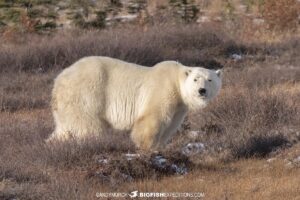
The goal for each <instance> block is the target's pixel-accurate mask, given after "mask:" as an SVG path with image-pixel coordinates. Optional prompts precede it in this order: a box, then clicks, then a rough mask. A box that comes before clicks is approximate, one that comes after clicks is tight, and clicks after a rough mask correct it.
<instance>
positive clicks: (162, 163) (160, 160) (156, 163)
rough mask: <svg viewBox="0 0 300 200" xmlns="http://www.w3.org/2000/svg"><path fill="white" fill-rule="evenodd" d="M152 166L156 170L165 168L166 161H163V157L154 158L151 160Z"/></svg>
mask: <svg viewBox="0 0 300 200" xmlns="http://www.w3.org/2000/svg"><path fill="white" fill-rule="evenodd" d="M153 164H154V166H155V167H158V168H165V167H166V165H167V159H165V158H164V157H163V156H160V155H158V156H155V157H154V159H153Z"/></svg>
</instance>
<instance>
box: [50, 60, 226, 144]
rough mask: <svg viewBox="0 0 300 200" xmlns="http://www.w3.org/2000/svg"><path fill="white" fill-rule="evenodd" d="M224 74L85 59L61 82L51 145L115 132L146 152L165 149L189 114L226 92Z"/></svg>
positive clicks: (178, 66)
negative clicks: (125, 132) (124, 134)
mask: <svg viewBox="0 0 300 200" xmlns="http://www.w3.org/2000/svg"><path fill="white" fill-rule="evenodd" d="M221 83H222V81H221V71H220V70H217V71H214V70H208V69H204V68H201V67H188V66H184V65H182V64H180V63H179V62H175V61H164V62H160V63H158V64H156V65H155V66H153V67H145V66H140V65H137V64H133V63H128V62H124V61H121V60H118V59H114V58H109V57H101V56H92V57H85V58H82V59H80V60H79V61H77V62H76V63H74V64H73V65H71V66H70V67H68V68H66V69H64V70H63V71H62V72H61V73H60V74H59V75H58V76H57V78H56V79H55V81H54V87H53V90H52V102H51V104H52V111H53V116H54V120H55V126H56V127H55V131H54V132H53V133H52V135H51V136H50V138H49V139H48V141H49V140H50V141H52V140H53V139H55V140H67V139H68V138H70V137H72V138H76V139H85V138H87V137H89V136H97V137H98V136H101V135H102V134H105V133H107V130H108V129H109V128H112V129H115V130H128V131H131V138H132V140H133V142H134V143H135V144H136V146H137V147H138V148H140V149H159V148H161V147H163V146H164V145H165V144H166V143H167V141H168V140H169V139H170V138H171V136H172V135H173V134H174V133H175V132H176V130H177V129H178V128H179V126H180V125H181V123H182V122H183V119H184V117H185V116H186V114H187V112H188V110H191V111H197V110H199V109H202V108H204V107H205V106H206V105H207V104H208V103H209V102H210V101H211V100H212V99H213V98H214V97H215V96H216V95H217V94H218V92H219V91H220V88H221Z"/></svg>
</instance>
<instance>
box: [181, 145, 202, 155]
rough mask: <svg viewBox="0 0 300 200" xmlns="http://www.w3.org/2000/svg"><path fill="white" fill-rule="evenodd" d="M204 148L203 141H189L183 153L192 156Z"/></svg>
mask: <svg viewBox="0 0 300 200" xmlns="http://www.w3.org/2000/svg"><path fill="white" fill-rule="evenodd" d="M204 149H205V146H204V144H203V143H201V142H197V143H188V144H187V145H186V146H185V147H183V148H182V153H183V154H184V155H186V156H191V155H195V154H198V153H200V152H202V151H204Z"/></svg>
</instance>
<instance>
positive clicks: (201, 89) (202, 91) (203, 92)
mask: <svg viewBox="0 0 300 200" xmlns="http://www.w3.org/2000/svg"><path fill="white" fill-rule="evenodd" d="M199 94H200V95H201V96H204V95H205V94H206V89H205V88H200V89H199Z"/></svg>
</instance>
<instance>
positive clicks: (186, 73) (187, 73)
mask: <svg viewBox="0 0 300 200" xmlns="http://www.w3.org/2000/svg"><path fill="white" fill-rule="evenodd" d="M191 72H192V70H190V69H188V70H185V72H184V73H185V75H186V76H188V75H189V74H190V73H191Z"/></svg>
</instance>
